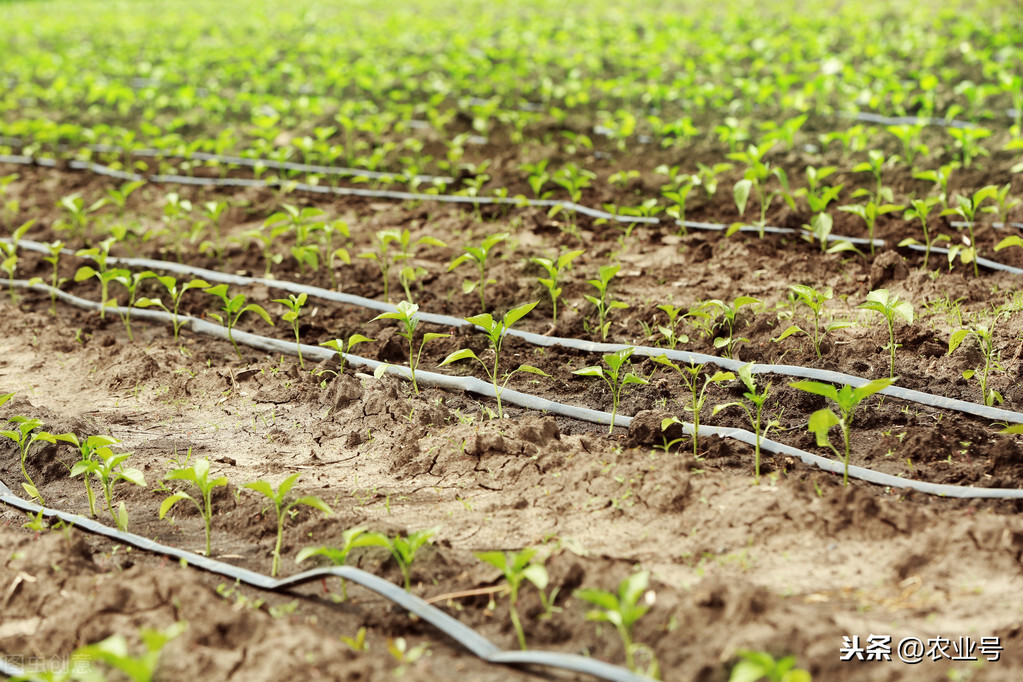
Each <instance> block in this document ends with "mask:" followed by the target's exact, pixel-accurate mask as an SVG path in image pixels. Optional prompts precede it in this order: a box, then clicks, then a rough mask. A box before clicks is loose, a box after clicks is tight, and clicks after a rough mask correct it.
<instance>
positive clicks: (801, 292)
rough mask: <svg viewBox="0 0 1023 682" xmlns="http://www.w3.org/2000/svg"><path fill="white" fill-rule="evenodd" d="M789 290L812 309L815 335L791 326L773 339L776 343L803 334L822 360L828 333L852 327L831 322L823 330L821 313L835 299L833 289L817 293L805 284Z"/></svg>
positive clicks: (792, 286) (791, 286) (847, 324)
mask: <svg viewBox="0 0 1023 682" xmlns="http://www.w3.org/2000/svg"><path fill="white" fill-rule="evenodd" d="M789 289H791V290H792V291H794V292H795V294H796V297H797V302H799V303H802V304H803V305H805V306H806V307H807V308H809V309H810V314H811V316H812V318H811V319H813V334H812V335H811V334H810V332H808V331H805V330H803V329H802V328H800V327H799V326H798V325H791V326H790V327H789V328H788V329H786V330H785V331H783V332H782V333H781V336H779V337H778V338H776V339H771V340H772V341H774V342H775V343H777V342H779V341H781V340H782V339H787V338H788V337H790V336H792V335H793V334H803V335H805V336H808V337H809V338H810V341H811V342H812V343H813V349H814V351H815V352H816V353H817V357H818V358H821V357H822V356H821V342H822V341H823V340H824V337H825V335H827V334H828V332H832V331H835V330H836V329H847V328H849V327H850V326H852V325H850V324H849V323H848V322H829V323H827V324H826V325H824V329H823V330H822V329H821V313H822V312H823V310H824V304H825V303H827V302H828V301H830V300H831V299H832V298H834V293H833V292H832V290H831V287H828V288H827V289H824V291H817V290H816V289H814V288H813V287H808V286H805V285H803V284H790V285H789Z"/></svg>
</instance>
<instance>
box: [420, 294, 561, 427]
mask: <svg viewBox="0 0 1023 682" xmlns="http://www.w3.org/2000/svg"><path fill="white" fill-rule="evenodd" d="M538 303H540V302H539V301H534V302H533V303H525V304H523V305H520V306H519V307H517V308H512V309H511V310H509V311H508V312H507V313H505V314H504V317H502V318H501V319H500V320H499V321H498V320H495V319H494V318H493V316H492V315H491V314H490V313H483V314H482V315H474V316H473V317H467V318H465V321H466V322H468V323H469V324H472V325H476V326H478V327H482V328H483V333H484V334H486V335H487V340H488V341H490V348H491V350H493V352H494V364H493V368H491V367H490V366H489V365H488V364H487V363H485V362H483V360H481V359H480V358H479V357H477V355H476V353H474V352H473V351H472V349H471V348H463V349H462V350H457V351H455V352H454V353H451V354H450V355H448V356H447V357H446V358H444V360H443V361H442V362H441V363H440V366H441V367H443V366H444V365H447V364H450V363H452V362H457V361H459V360H466V359H472V360H475V361H476V362H478V363H480V366H482V367H483V371H484V372H486V373H487V377H488V378H489V379H490V382H491V383H492V384H493V386H494V396H495V397H496V398H497V418H498V419H501V418H502V417H503V416H504V412H503V410H502V408H501V393H503V392H504V389H505V387H506V386H507V385H508V381H509V380H510V379H511V378H512V376H513V375H515V373H517V372H529V373H530V374H540V375H542V376H548V375H547V374H546V373H545V372H544V371H543V370H541V369H538V368H536V367H533V366H532V365H519V366H518V367H517V368H515V369H513V370H512V371H510V372H505V373H504V374H503V375H502V374H501V373H500V363H501V345H502V344H503V343H504V337H505V335H506V334H507V333H508V330H509V329H511V327H512V325H513V324H515V323H516V322H518V321H519V320H520V319H522V318H523V317H525V316H526V315H528V314H529V312H530V311H531V310H533V308H535V307H536V306H537V304H538ZM499 379H504V381H503V382H501V383H498V380H499Z"/></svg>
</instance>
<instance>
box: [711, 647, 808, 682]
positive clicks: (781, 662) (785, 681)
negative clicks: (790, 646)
mask: <svg viewBox="0 0 1023 682" xmlns="http://www.w3.org/2000/svg"><path fill="white" fill-rule="evenodd" d="M736 653H738V655H739V657H740V658H742V660H741V661H739V662H738V663H736V664H735V667H734V668H732V672H731V674H730V675H729V676H728V682H758V680H763V679H765V678H766V679H767V682H812V679H813V678H812V677H811V676H810V673H809V672H808V671H806V670H803V669H802V668H797V667H795V666H796V657H795V656H786V657H785V658H779V659H778V660H774V656H772V655H771V654H769V653H767V652H765V651H739V652H736Z"/></svg>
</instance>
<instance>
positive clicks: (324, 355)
mask: <svg viewBox="0 0 1023 682" xmlns="http://www.w3.org/2000/svg"><path fill="white" fill-rule="evenodd" d="M2 283H5V282H4V281H3V280H0V284H2ZM14 286H16V287H19V288H28V289H34V290H36V291H44V292H53V291H54V290H53V289H51V288H50V287H49V285H46V284H29V283H28V282H27V281H25V280H14ZM56 293H57V295H58V297H59V298H60V299H61V300H62V301H64V302H66V303H69V304H71V305H74V306H77V307H80V308H85V309H89V310H96V311H98V310H100V305H99V303H97V302H95V301H89V300H86V299H83V298H79V297H78V296H74V295H72V294H68V293H66V292H63V291H59V290H57V291H56ZM109 309H111V307H109V306H108V310H109ZM112 309H113V310H114V311H117V312H118V313H123V312H124V311H125V309H124V308H121V307H114V308H112ZM132 310H133V313H132V314H133V315H135V316H137V317H139V318H140V319H149V320H154V321H160V322H169V321H171V315H170V314H169V313H165V312H161V311H158V310H137V309H132ZM434 317H444V316H434ZM424 318H425V315H424ZM178 320H179V321H183V322H184V325H183V326H184V327H186V328H188V329H190V330H191V331H193V332H195V333H197V334H207V335H209V336H215V337H217V338H220V339H224V340H226V339H227V332H226V331H225V329H224V328H223V327H221V326H219V325H214V324H212V323H209V322H206V321H204V320H200V319H198V318H195V317H189V316H185V315H179V316H178ZM462 322H463V324H464V320H463V321H462ZM513 332H514V330H512V332H509V333H513ZM233 336H234V339H235V341H237V342H238V343H241V344H244V345H246V346H249V347H252V348H256V349H258V350H263V351H266V352H270V353H284V354H288V355H294V354H296V351H297V345H296V344H295V343H293V342H290V341H282V340H280V339H271V338H268V337H265V336H260V335H258V334H250V333H248V332H242V331H235V332H233ZM524 336H539V335H535V334H528V333H527V334H524ZM539 338H542V339H547V338H549V337H542V336H540V337H539ZM527 340H528V339H527ZM594 345H599V346H605V347H607V349H612V348H613V349H618V348H621V347H622V346H620V345H617V344H594ZM648 350H651V351H657V352H658V353H660V352H665V353H666V354H667V353H673V354H678V355H676V356H675V358H676V359H680V358H679V356H680V355H686V356H691V357H696V358H699V360H700V361H711V360H715V361H718V364H721V365H722V366H724V367H727V368H729V369H733V370H734V369H738V367H740V366H742V364H743V363H741V362H739V361H737V360H727V359H722V358H717V357H715V356H707V355H700V354H697V353H683V352H682V351H662V349H654V348H650V349H648ZM302 355H303V356H305V357H309V358H312V359H316V360H318V361H322V360H326V359H329V358H331V357H333V356H334V355H335V351H333V350H328V349H325V348H323V347H322V346H309V345H306V344H302ZM345 359H346V361H347V362H348V363H349V364H351V365H353V366H359V367H367V368H369V369H374V370H375V369H376V368H378V367H380V366H381V365H387V367H386V370H387V372H388V373H390V374H396V375H398V376H401V377H403V378H405V379H410V378H411V374H410V370H409V368H408V367H404V366H400V365H390V364H389V363H384V362H380V361H379V360H372V359H370V358H364V357H360V356H358V355H352V354H346V355H345ZM764 367H770V368H771V369H772V370H777V372H778V373H784V374H791V375H792V376H803V377H807V378H814V379H821V380H823V381H831V382H833V383H842V382H841V381H838V380H836V377H842V376H845V375H842V374H840V373H838V372H828V371H824V370H816V369H812V368H805V367H794V366H789V365H769V366H764ZM757 370H762V368H761V367H760V366H757V367H755V369H754V371H757ZM849 379H852V380H853V381H851V382H848V383H854V385H857V386H858V385H862V384H863V383H866V379H860V378H858V377H849ZM416 381H417V382H418V383H421V384H423V385H424V386H433V387H436V388H442V389H445V390H452V391H470V392H473V393H476V394H478V395H484V396H488V397H494V396H495V392H494V386H493V384H491V383H488V382H486V381H483V380H482V379H479V378H477V377H474V376H449V375H446V374H439V373H436V372H428V371H425V370H420V371H417V372H416ZM892 388H899V387H896V386H890V387H889V389H892ZM886 392H887V393H888V395H892V396H893V397H897V398H902V399H905V400H913V399H914V398H913V395H914V394H915V395H916V396H917V397H918V398H919V397H923V398H930V399H933V400H934V403H933V404H934V406H936V407H949V406H950V405H951V406H952V407H951V409H956V408H955V406H954V405H955V404H957V403H962V401H957V400H952V399H950V398H941V397H940V396H931V395H929V394H926V393H920V392H919V391H909V390H907V389H902V388H899V390H898V391H896V392H890V391H886ZM501 399H502V401H504V402H507V403H509V404H512V405H516V406H519V407H524V408H526V409H530V410H537V411H543V412H547V413H551V414H556V415H559V416H562V417H567V418H570V419H576V420H579V421H588V422H591V423H596V424H611V423H612V421H611V419H612V418H611V414H610V413H608V412H603V411H601V410H592V409H589V408H585V407H577V406H575V405H567V404H565V403H558V402H554V401H552V400H548V399H546V398H540V397H537V396H534V395H530V394H528V393H522V392H520V391H515V390H513V389H506V390H504V391H502V392H501ZM925 404H929V403H925ZM962 404H963V405H966V406H973V407H979V408H985V406H983V405H974V404H973V403H962ZM986 409H987V410H992V411H995V412H1000V413H1004V414H1005V415H1008V416H1009V417H1011V418H1006V419H1005V420H1006V421H1015V422H1017V423H1020V422H1023V414H1018V413H1016V412H1009V411H1008V410H1000V409H997V408H986ZM631 424H632V417H628V416H624V415H615V417H614V425H615V426H621V427H623V428H628V427H629V426H630V425H631ZM682 426H683V430H684V431H685V433H686V434H688V435H692V433H693V425H692V424H690V423H683V425H682ZM698 433H699V435H701V436H710V435H715V436H718V437H720V438H734V439H736V440H739V441H741V442H743V443H747V444H749V445H753V446H755V444H756V435H755V434H753V433H752V432H750V431H747V430H745V429H738V428H726V427H716V426H700V429H699V432H698ZM760 446H761V448H763V449H764V450H767V451H768V452H774V453H776V454H782V455H788V456H791V457H798V458H799V459H800V460H802V461H803V462H804V463H805V464H808V465H813V466H816V467H819V468H821V469H823V470H824V471H828V472H831V473H835V474H840V473H842V472H843V469H844V467H843V465H842V463H841V462H837V461H835V460H832V459H827V458H825V457H821V456H819V455H814V454H812V453H809V452H806V451H804V450H799V449H798V448H794V447H791V446H789V445H785V444H784V443H778V442H776V441H772V440H769V439H761V441H760ZM849 475H850V476H851V477H853V478H856V479H859V480H862V481H866V482H868V483H874V484H876V485H884V486H890V487H896V488H909V489H911V490H915V491H918V492H923V493H927V494H929V495H938V496H942V497H958V498H968V499H980V498H987V499H1023V490H1017V489H1007V488H975V487H969V486H956V485H947V484H942V483H928V482H925V481H914V480H909V479H904V478H900V477H898V476H892V475H890V474H885V473H881V472H878V471H873V470H871V469H866V468H863V467H858V466H850V467H849Z"/></svg>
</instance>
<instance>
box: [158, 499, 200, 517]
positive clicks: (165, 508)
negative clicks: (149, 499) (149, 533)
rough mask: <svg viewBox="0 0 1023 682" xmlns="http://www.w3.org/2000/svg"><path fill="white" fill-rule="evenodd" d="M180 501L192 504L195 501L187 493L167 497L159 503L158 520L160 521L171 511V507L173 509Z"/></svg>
mask: <svg viewBox="0 0 1023 682" xmlns="http://www.w3.org/2000/svg"><path fill="white" fill-rule="evenodd" d="M181 500H192V501H193V502H194V501H195V500H194V499H193V498H192V496H191V495H189V494H188V493H185V492H178V493H174V494H173V495H171V496H170V497H168V498H167V499H165V500H164V501H163V502H161V503H160V520H161V521H162V520H163V517H165V516H166V515H167V512H169V511H170V510H171V507H173V506H174V505H175V504H177V503H178V502H180V501H181Z"/></svg>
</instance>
